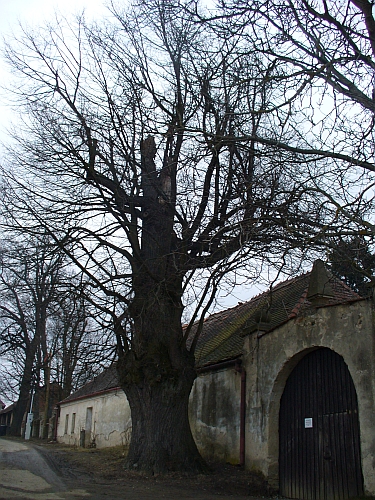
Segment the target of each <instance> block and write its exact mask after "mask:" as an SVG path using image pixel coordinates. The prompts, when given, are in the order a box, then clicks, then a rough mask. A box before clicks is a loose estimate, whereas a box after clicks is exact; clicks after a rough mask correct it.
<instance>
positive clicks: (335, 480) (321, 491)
mask: <svg viewBox="0 0 375 500" xmlns="http://www.w3.org/2000/svg"><path fill="white" fill-rule="evenodd" d="M279 439H280V453H279V468H280V469H279V478H280V493H281V495H283V496H286V497H289V498H301V499H305V500H343V499H346V498H350V497H354V496H360V495H362V494H363V479H362V469H361V452H360V437H359V420H358V404H357V395H356V391H355V387H354V384H353V380H352V378H351V376H350V373H349V370H348V367H347V365H346V364H345V362H344V360H343V358H342V357H341V356H339V355H338V354H336V353H335V352H333V351H331V350H330V349H326V348H323V349H317V350H315V351H312V352H310V353H309V354H307V355H306V356H305V357H304V358H303V359H302V360H301V361H300V362H299V364H298V365H297V366H296V367H295V369H294V370H293V372H292V373H291V374H290V376H289V378H288V381H287V383H286V386H285V389H284V393H283V396H282V398H281V403H280V419H279Z"/></svg>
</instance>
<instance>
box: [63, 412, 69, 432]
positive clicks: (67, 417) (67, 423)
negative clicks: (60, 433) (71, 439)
mask: <svg viewBox="0 0 375 500" xmlns="http://www.w3.org/2000/svg"><path fill="white" fill-rule="evenodd" d="M68 427H69V413H67V414H66V415H65V430H64V434H68Z"/></svg>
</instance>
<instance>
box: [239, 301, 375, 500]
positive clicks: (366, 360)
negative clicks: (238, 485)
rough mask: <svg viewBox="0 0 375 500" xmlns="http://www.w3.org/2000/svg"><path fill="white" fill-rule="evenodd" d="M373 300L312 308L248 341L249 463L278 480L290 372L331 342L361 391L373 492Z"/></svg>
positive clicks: (365, 465) (368, 482) (365, 463)
mask: <svg viewBox="0 0 375 500" xmlns="http://www.w3.org/2000/svg"><path fill="white" fill-rule="evenodd" d="M372 316H373V311H372V304H371V302H370V301H359V302H355V303H353V304H346V305H338V306H331V307H324V308H319V309H314V308H312V309H310V310H309V311H306V313H305V314H304V315H303V316H300V317H298V318H296V319H294V320H290V321H289V322H287V323H286V324H284V325H282V326H280V327H279V328H277V329H276V330H275V331H272V332H270V333H266V334H262V333H261V332H260V333H258V334H257V333H254V334H252V335H251V336H249V337H248V338H247V339H246V342H245V351H246V355H245V363H244V364H245V367H246V369H247V376H248V392H247V396H248V401H247V404H248V412H247V436H246V444H247V445H246V450H247V453H246V465H247V467H248V468H256V469H258V470H260V471H261V472H262V473H263V474H264V475H265V476H266V477H268V478H269V480H270V482H271V484H272V485H273V486H275V487H277V486H278V453H279V437H278V419H279V409H280V399H281V396H282V393H283V390H284V387H285V383H286V381H287V379H288V376H289V374H290V373H291V372H292V370H293V368H294V367H295V366H296V364H297V363H298V362H299V361H300V359H302V357H303V356H304V355H305V354H307V352H309V351H310V350H311V349H314V348H318V347H328V348H330V349H332V350H334V351H335V352H337V353H338V354H340V355H341V356H342V357H343V358H344V361H345V363H346V364H347V365H348V368H349V371H350V374H351V376H352V378H353V382H354V385H355V388H356V391H357V397H358V408H359V420H360V430H361V449H362V469H363V475H364V483H365V491H366V493H368V494H374V493H375V476H374V473H373V471H374V463H373V460H374V450H375V434H374V428H375V404H374V394H375V393H374V371H375V370H374V332H373V321H372Z"/></svg>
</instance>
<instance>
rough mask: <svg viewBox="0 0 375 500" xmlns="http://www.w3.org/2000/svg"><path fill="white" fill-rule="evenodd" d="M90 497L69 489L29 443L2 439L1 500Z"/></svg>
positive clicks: (0, 440) (0, 456)
mask: <svg viewBox="0 0 375 500" xmlns="http://www.w3.org/2000/svg"><path fill="white" fill-rule="evenodd" d="M85 497H90V498H91V495H90V494H89V493H88V492H87V491H85V490H84V489H82V490H80V489H70V488H69V487H67V486H66V485H65V483H64V482H63V481H62V480H61V479H60V478H59V477H58V476H57V474H56V473H55V472H54V470H53V469H52V468H51V466H50V464H48V463H47V462H46V460H45V459H44V458H43V456H42V455H41V454H40V453H39V452H38V451H37V450H36V449H34V448H33V446H32V445H30V444H28V443H26V442H19V441H12V440H9V439H4V438H0V500H10V499H13V498H16V499H18V500H23V499H25V500H26V499H31V500H33V499H35V500H60V499H61V500H63V499H67V498H69V499H76V498H77V499H78V498H85Z"/></svg>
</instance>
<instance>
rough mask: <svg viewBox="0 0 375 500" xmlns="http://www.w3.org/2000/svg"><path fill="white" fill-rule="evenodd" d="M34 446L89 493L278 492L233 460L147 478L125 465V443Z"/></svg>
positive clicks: (210, 495) (205, 495)
mask: <svg viewBox="0 0 375 500" xmlns="http://www.w3.org/2000/svg"><path fill="white" fill-rule="evenodd" d="M33 445H34V446H35V447H36V448H37V449H38V450H39V451H40V452H41V453H42V454H43V456H44V457H45V458H46V459H47V460H48V462H49V463H50V465H51V466H52V467H53V468H54V469H55V471H56V472H57V473H58V474H59V475H60V477H62V479H63V480H64V482H65V483H66V484H68V485H69V486H71V487H75V488H78V487H79V488H84V489H85V490H86V491H88V492H89V494H90V496H89V497H88V498H93V499H98V500H99V499H102V498H103V499H104V498H106V499H116V498H124V499H127V500H143V499H148V498H150V499H151V498H153V499H155V498H169V499H178V500H182V499H202V500H211V499H214V498H216V499H217V498H221V499H224V498H235V499H236V500H242V499H248V500H250V499H251V497H253V498H254V497H256V498H271V497H275V496H276V495H275V492H273V491H272V490H270V489H269V487H268V485H267V483H266V482H265V480H264V479H263V478H262V477H261V476H259V475H257V474H255V473H253V472H251V471H246V470H243V469H242V468H241V467H238V466H233V465H229V464H214V463H210V464H209V466H210V469H211V473H210V474H207V475H198V476H194V477H189V476H184V475H181V474H175V473H174V474H169V475H166V476H163V477H147V476H144V475H140V474H138V473H137V472H132V471H127V470H125V469H124V466H123V463H124V456H125V453H124V450H123V449H122V447H116V448H107V449H101V450H98V449H82V448H70V447H67V446H64V445H60V444H56V443H48V444H47V443H41V442H40V441H34V442H33Z"/></svg>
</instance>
